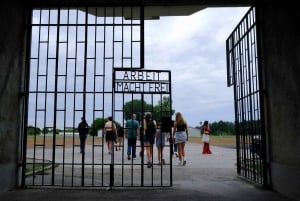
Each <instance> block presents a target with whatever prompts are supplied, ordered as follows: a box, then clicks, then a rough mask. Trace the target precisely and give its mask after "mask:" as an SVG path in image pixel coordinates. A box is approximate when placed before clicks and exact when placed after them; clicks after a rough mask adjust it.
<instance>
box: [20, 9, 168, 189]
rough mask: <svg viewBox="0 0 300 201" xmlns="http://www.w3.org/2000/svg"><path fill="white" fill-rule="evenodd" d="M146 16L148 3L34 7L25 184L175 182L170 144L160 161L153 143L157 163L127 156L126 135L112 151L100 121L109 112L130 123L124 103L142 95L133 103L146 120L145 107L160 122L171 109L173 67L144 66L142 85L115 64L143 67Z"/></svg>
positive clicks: (118, 120)
mask: <svg viewBox="0 0 300 201" xmlns="http://www.w3.org/2000/svg"><path fill="white" fill-rule="evenodd" d="M143 16H144V12H143V7H78V8H73V7H72V8H37V9H33V10H32V21H31V27H30V28H31V37H30V42H29V43H30V55H29V58H28V67H29V71H28V72H29V76H28V78H29V79H28V90H27V95H28V107H27V111H28V112H27V114H26V115H27V116H26V117H25V119H26V122H27V123H26V124H27V128H26V129H25V131H24V132H25V140H24V147H25V149H24V150H25V154H24V155H23V164H22V166H23V169H22V170H23V172H22V186H23V187H24V186H62V187H112V186H171V185H172V168H171V167H172V160H171V154H170V153H171V150H170V147H168V146H167V147H166V149H165V152H164V153H165V155H166V156H167V157H166V165H158V163H157V162H156V159H157V156H156V155H155V153H156V152H155V151H154V153H153V163H154V165H153V166H152V167H151V168H147V166H146V165H145V161H144V157H143V156H142V157H140V158H137V160H128V159H127V152H126V150H127V144H126V138H125V139H124V144H122V146H121V150H120V151H113V152H112V154H108V151H107V147H106V143H105V138H104V136H103V131H102V129H101V128H102V127H103V124H104V121H105V120H106V118H107V117H109V116H112V117H113V120H114V121H115V122H116V123H117V124H121V125H123V124H124V122H125V120H126V118H127V117H126V115H127V113H128V111H127V113H126V112H125V107H124V106H125V105H126V104H130V103H133V102H134V101H135V100H138V101H140V102H141V103H142V105H141V106H140V108H139V109H138V110H135V111H133V110H132V111H131V112H136V113H138V115H139V116H138V118H139V120H141V118H142V117H143V114H144V112H146V111H150V112H152V113H153V114H154V117H155V118H157V119H156V120H157V122H159V121H161V118H162V117H163V116H168V117H171V115H172V114H171V111H172V110H171V74H170V72H169V71H155V70H154V71H146V70H144V71H142V70H140V71H139V72H142V73H146V74H147V73H148V74H149V76H150V74H153V76H154V77H153V80H152V81H151V82H150V81H149V80H148V78H149V77H147V80H143V79H144V78H142V77H139V76H141V75H140V74H137V77H136V78H137V80H136V81H135V82H137V81H138V82H139V83H138V84H140V86H135V87H134V88H130V87H122V88H119V89H117V88H116V86H117V87H118V86H121V85H120V83H119V81H120V80H119V81H118V79H117V78H114V76H115V75H116V74H115V73H116V72H119V71H123V70H126V72H131V73H133V72H134V71H137V70H138V69H143V68H144V38H143V37H144V17H143ZM145 76H148V75H145ZM130 79H131V80H130V82H132V81H134V80H133V79H135V77H134V76H132V75H131V77H130ZM127 81H128V80H127ZM145 83H146V84H147V83H148V84H149V86H148V87H149V88H146V87H147V86H146V84H145ZM136 84H137V83H136ZM128 86H129V85H128ZM152 87H153V88H152ZM141 89H143V90H141ZM81 117H84V118H85V119H86V120H87V122H88V124H89V135H88V137H87V140H86V146H85V154H82V153H80V142H79V136H78V130H77V126H78V123H79V122H80V119H81ZM101 125H102V126H101ZM139 148H140V149H143V148H144V147H143V143H141V144H139V145H138V149H139ZM154 150H155V148H154Z"/></svg>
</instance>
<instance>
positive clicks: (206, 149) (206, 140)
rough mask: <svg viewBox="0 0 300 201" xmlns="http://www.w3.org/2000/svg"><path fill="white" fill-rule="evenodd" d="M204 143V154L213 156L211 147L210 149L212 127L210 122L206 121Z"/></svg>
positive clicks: (203, 135)
mask: <svg viewBox="0 0 300 201" xmlns="http://www.w3.org/2000/svg"><path fill="white" fill-rule="evenodd" d="M202 130H203V131H202V132H203V134H202V142H203V150H202V154H211V151H210V147H209V140H210V139H209V138H210V137H209V136H210V127H209V124H208V121H204V124H203V128H202Z"/></svg>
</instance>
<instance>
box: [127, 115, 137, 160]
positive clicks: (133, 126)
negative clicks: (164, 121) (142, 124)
mask: <svg viewBox="0 0 300 201" xmlns="http://www.w3.org/2000/svg"><path fill="white" fill-rule="evenodd" d="M125 127H126V130H125V132H126V134H127V159H128V160H130V159H131V158H130V156H131V153H132V159H135V158H136V140H137V136H138V135H139V133H140V129H139V122H138V121H137V120H136V114H132V118H131V119H129V120H127V121H126V124H125Z"/></svg>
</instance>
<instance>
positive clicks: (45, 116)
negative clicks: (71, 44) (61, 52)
mask: <svg viewBox="0 0 300 201" xmlns="http://www.w3.org/2000/svg"><path fill="white" fill-rule="evenodd" d="M49 24H50V10H48V35H47V42H46V44H47V50H46V51H47V58H46V59H47V61H46V72H45V73H46V75H45V76H46V86H45V87H46V91H45V92H43V93H44V95H45V100H44V108H43V110H44V128H45V127H46V121H47V115H46V111H47V109H46V108H47V104H46V103H47V93H46V92H47V91H48V61H49V35H50V34H49V29H50V26H49ZM43 145H44V146H43V159H42V161H43V162H42V163H43V164H42V166H43V175H42V185H43V184H44V178H45V177H44V175H45V172H44V170H45V134H44V135H43Z"/></svg>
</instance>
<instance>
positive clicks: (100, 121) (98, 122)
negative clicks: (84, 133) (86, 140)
mask: <svg viewBox="0 0 300 201" xmlns="http://www.w3.org/2000/svg"><path fill="white" fill-rule="evenodd" d="M105 122H106V119H104V118H96V119H95V120H94V122H93V123H92V125H91V127H90V129H89V134H90V135H92V136H97V135H98V130H100V129H103V128H104V125H105Z"/></svg>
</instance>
